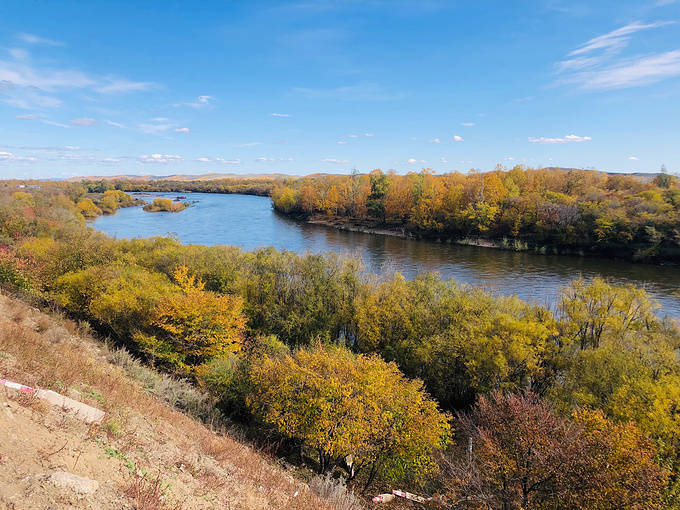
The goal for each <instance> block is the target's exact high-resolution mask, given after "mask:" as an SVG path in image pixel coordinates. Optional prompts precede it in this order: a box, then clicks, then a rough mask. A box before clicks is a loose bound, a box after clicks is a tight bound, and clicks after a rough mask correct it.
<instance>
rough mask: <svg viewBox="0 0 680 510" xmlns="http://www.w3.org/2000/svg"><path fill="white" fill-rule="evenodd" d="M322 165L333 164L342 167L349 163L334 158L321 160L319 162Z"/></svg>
mask: <svg viewBox="0 0 680 510" xmlns="http://www.w3.org/2000/svg"><path fill="white" fill-rule="evenodd" d="M321 161H322V162H324V163H335V164H336V165H344V164H346V163H349V161H347V160H346V159H335V158H323V159H322V160H321Z"/></svg>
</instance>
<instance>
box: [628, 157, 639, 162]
mask: <svg viewBox="0 0 680 510" xmlns="http://www.w3.org/2000/svg"><path fill="white" fill-rule="evenodd" d="M628 159H630V160H631V161H640V158H638V157H636V156H628Z"/></svg>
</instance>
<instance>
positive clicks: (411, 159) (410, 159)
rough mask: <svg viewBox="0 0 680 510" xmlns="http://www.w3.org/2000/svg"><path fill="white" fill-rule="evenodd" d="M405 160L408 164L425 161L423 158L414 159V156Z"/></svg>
mask: <svg viewBox="0 0 680 510" xmlns="http://www.w3.org/2000/svg"><path fill="white" fill-rule="evenodd" d="M406 162H407V163H408V164H410V165H414V164H416V163H427V161H425V160H424V159H415V158H409V159H408V160H407V161H406Z"/></svg>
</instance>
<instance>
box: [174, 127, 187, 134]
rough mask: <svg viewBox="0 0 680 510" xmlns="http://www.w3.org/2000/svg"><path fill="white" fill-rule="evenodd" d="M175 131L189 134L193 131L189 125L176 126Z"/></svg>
mask: <svg viewBox="0 0 680 510" xmlns="http://www.w3.org/2000/svg"><path fill="white" fill-rule="evenodd" d="M175 133H184V134H188V133H191V129H189V128H188V127H181V128H175Z"/></svg>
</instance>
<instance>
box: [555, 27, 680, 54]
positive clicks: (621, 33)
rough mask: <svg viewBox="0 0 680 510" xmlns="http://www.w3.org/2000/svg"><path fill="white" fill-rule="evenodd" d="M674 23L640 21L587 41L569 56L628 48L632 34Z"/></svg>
mask: <svg viewBox="0 0 680 510" xmlns="http://www.w3.org/2000/svg"><path fill="white" fill-rule="evenodd" d="M673 23H674V22H673V21H656V22H654V23H641V22H639V21H635V22H633V23H629V24H628V25H625V26H623V27H621V28H617V29H616V30H612V31H611V32H608V33H606V34H603V35H600V36H597V37H594V38H592V39H590V40H589V41H586V42H585V43H584V44H582V45H581V46H580V47H578V48H576V49H575V50H574V51H572V52H571V53H569V54H568V55H567V56H568V57H574V56H576V55H583V54H586V53H590V52H592V51H595V50H619V49H621V48H624V47H626V46H628V43H629V42H630V35H631V34H634V33H635V32H639V31H641V30H648V29H650V28H658V27H663V26H666V25H671V24H673Z"/></svg>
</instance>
